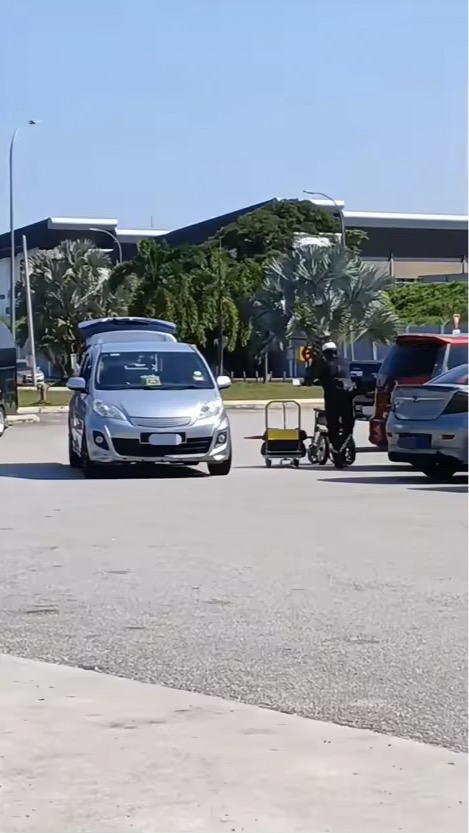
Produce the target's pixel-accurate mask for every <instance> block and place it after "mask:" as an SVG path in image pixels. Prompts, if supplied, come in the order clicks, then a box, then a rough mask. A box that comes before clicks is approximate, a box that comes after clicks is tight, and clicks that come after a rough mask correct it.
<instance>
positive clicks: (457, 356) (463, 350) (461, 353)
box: [448, 344, 467, 370]
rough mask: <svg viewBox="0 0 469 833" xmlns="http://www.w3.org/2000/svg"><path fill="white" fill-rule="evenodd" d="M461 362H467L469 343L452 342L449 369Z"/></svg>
mask: <svg viewBox="0 0 469 833" xmlns="http://www.w3.org/2000/svg"><path fill="white" fill-rule="evenodd" d="M461 364H467V344H452V345H451V347H450V348H449V356H448V370H449V369H450V368H452V367H457V366H458V365H461Z"/></svg>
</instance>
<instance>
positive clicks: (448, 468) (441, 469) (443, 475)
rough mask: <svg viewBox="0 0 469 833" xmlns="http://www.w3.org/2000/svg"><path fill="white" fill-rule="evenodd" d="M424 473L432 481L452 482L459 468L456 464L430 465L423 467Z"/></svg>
mask: <svg viewBox="0 0 469 833" xmlns="http://www.w3.org/2000/svg"><path fill="white" fill-rule="evenodd" d="M421 470H422V472H423V474H424V475H425V476H426V477H429V478H431V479H432V480H443V481H444V480H451V478H452V477H453V475H455V474H456V472H457V470H458V467H457V466H455V465H454V463H428V464H427V465H426V466H422V469H421Z"/></svg>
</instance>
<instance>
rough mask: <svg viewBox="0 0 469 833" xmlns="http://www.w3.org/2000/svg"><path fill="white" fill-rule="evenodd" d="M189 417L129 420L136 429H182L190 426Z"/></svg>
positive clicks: (137, 418)
mask: <svg viewBox="0 0 469 833" xmlns="http://www.w3.org/2000/svg"><path fill="white" fill-rule="evenodd" d="M191 421H192V419H191V417H190V416H182V417H148V418H147V417H135V418H134V419H131V420H130V422H131V423H132V425H135V426H136V427H137V428H182V427H183V426H185V425H190V424H191Z"/></svg>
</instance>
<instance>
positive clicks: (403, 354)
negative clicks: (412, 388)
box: [380, 340, 446, 379]
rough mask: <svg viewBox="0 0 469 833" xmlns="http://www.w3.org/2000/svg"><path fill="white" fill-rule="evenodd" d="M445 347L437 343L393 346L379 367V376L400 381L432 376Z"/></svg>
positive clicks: (427, 342)
mask: <svg viewBox="0 0 469 833" xmlns="http://www.w3.org/2000/svg"><path fill="white" fill-rule="evenodd" d="M445 347H446V345H444V344H441V343H439V342H437V341H430V340H429V341H420V340H419V341H402V342H400V343H399V342H398V343H397V344H395V345H394V347H393V348H392V350H391V352H390V353H389V354H388V355H387V356H386V358H385V360H384V361H383V364H382V365H381V370H380V376H382V377H383V376H384V377H386V378H390V379H400V378H404V377H408V378H411V377H412V376H428V377H429V378H430V377H431V376H433V372H434V369H435V367H436V366H437V365H438V364H439V362H440V360H441V359H442V357H443V355H444V351H445Z"/></svg>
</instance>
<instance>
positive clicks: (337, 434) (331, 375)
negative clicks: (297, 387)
mask: <svg viewBox="0 0 469 833" xmlns="http://www.w3.org/2000/svg"><path fill="white" fill-rule="evenodd" d="M314 382H318V383H319V384H320V386H321V387H322V388H323V390H324V409H325V411H326V421H327V429H328V435H329V442H330V444H331V446H332V448H333V449H334V451H336V452H339V451H341V446H343V445H344V441H345V442H347V441H348V440H349V438H350V437H353V429H354V426H355V416H354V411H353V391H354V384H353V382H352V381H351V379H350V377H349V375H348V369H347V368H346V367H345V366H344V364H343V363H342V362H341V360H340V358H339V351H338V349H337V345H336V344H335V343H334V342H333V341H326V343H325V344H324V345H323V347H322V353H321V356H320V357H318V358H317V359H316V361H313V362H312V363H311V365H310V366H309V367H308V368H307V370H306V373H305V384H306V385H311V384H313V383H314Z"/></svg>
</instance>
